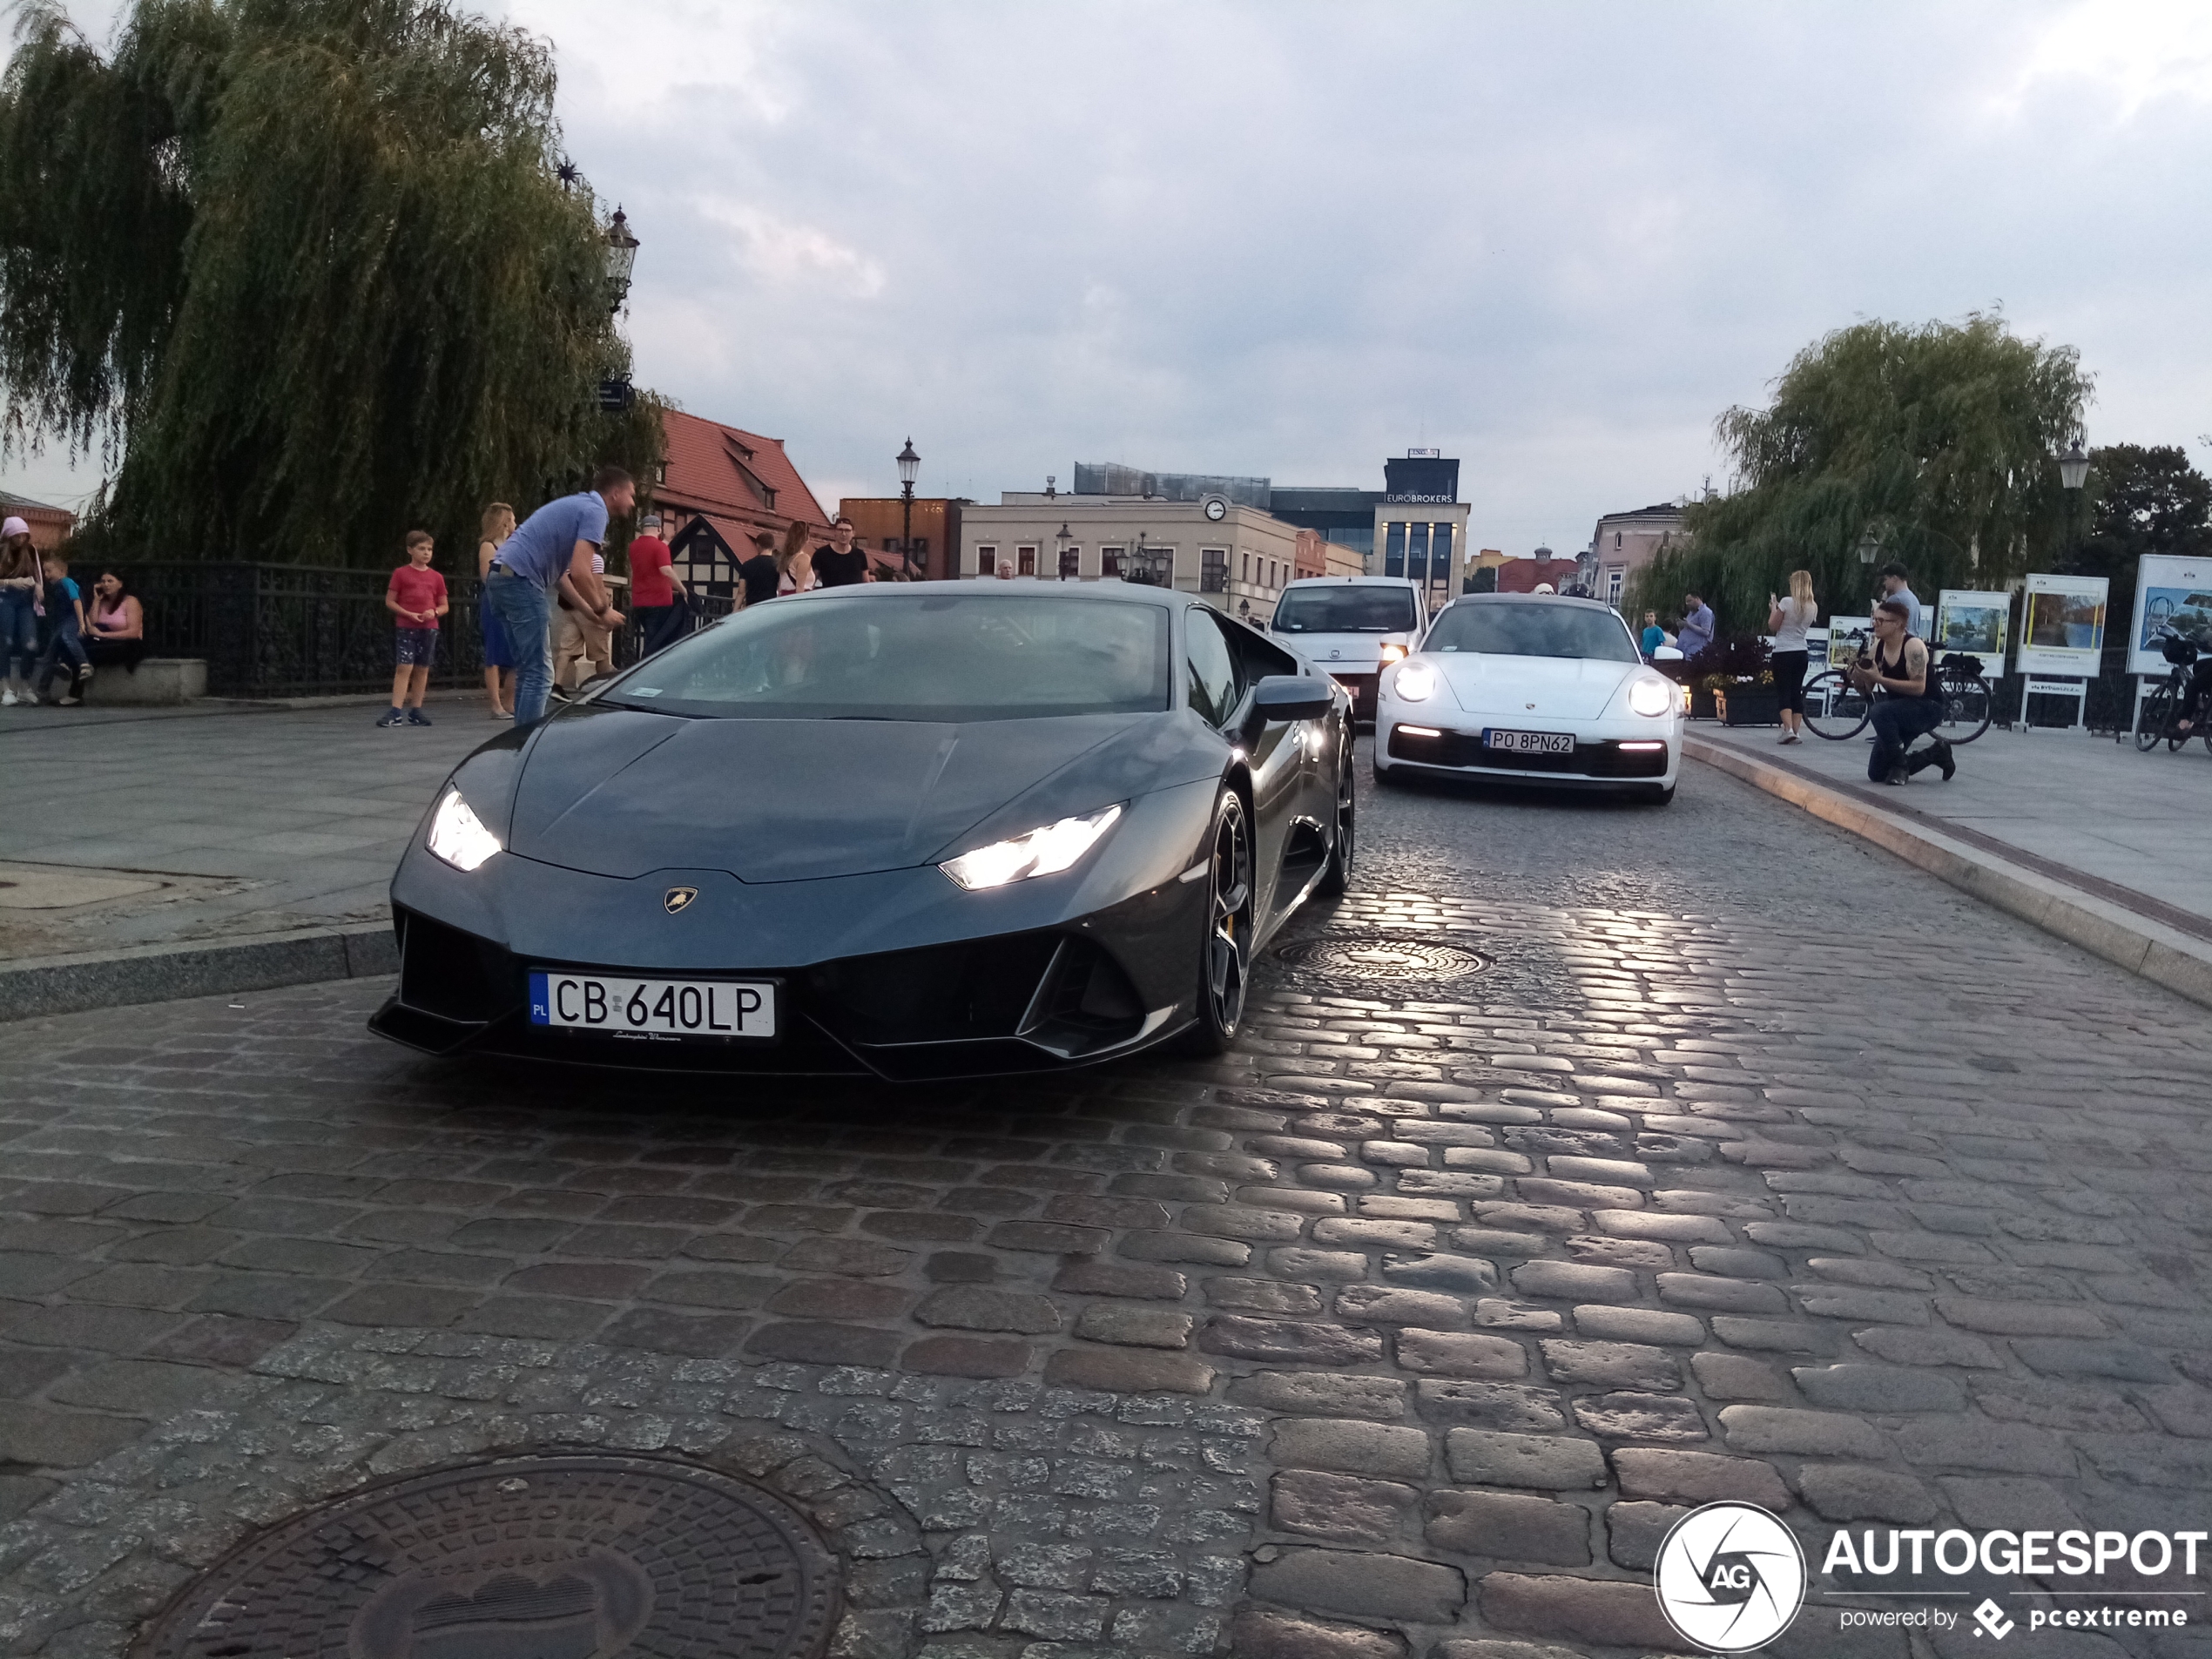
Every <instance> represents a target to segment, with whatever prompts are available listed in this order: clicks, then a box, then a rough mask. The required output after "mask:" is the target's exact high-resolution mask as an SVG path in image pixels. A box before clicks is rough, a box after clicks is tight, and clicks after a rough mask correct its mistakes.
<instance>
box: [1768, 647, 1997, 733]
mask: <svg viewBox="0 0 2212 1659" xmlns="http://www.w3.org/2000/svg"><path fill="white" fill-rule="evenodd" d="M1844 637H1845V638H1846V639H1848V640H1850V641H1851V643H1852V644H1856V645H1857V646H1858V648H1859V652H1860V655H1861V656H1862V657H1863V656H1864V655H1865V649H1866V631H1865V629H1864V628H1854V629H1853V630H1851V632H1850V633H1849V634H1847V635H1845V636H1844ZM1935 675H1936V683H1937V684H1938V685H1940V686H1941V687H1942V688H1943V718H1942V720H1941V721H1940V722H1939V724H1938V725H1937V726H1936V729H1935V731H1934V732H1933V733H1932V735H1933V736H1936V737H1939V738H1942V739H1943V740H1944V741H1945V742H1946V743H1948V744H1950V745H1952V747H1954V748H1955V747H1957V746H1958V745H1959V744H1962V743H1972V742H1973V740H1974V739H1975V738H1978V737H1979V736H1980V735H1981V734H1982V733H1983V732H1986V731H1988V730H1989V721H1990V717H1991V716H1992V715H1993V713H1995V711H1996V707H1997V695H1996V691H1995V690H1994V689H1993V687H1992V686H1991V685H1990V684H1989V681H1988V680H1987V679H1986V678H1984V676H1983V674H1982V671H1981V658H1979V657H1976V656H1973V655H1972V654H1971V653H1969V652H1966V651H1952V653H1951V654H1950V655H1948V656H1946V657H1945V658H1943V659H1942V661H1940V662H1939V663H1937V664H1935ZM1816 698H1817V699H1818V701H1819V705H1820V712H1819V713H1818V714H1815V713H1814V712H1813V704H1814V700H1815V699H1816ZM1872 718H1874V694H1873V693H1872V692H1871V691H1862V690H1860V689H1859V688H1858V686H1856V685H1852V684H1851V678H1850V677H1849V676H1848V675H1846V674H1845V673H1844V671H1843V670H1842V669H1840V668H1829V669H1823V670H1822V671H1820V672H1819V673H1817V674H1816V675H1814V676H1813V678H1811V680H1809V681H1808V682H1806V685H1805V725H1806V727H1807V729H1808V730H1810V731H1811V732H1812V734H1813V735H1814V736H1815V737H1817V738H1828V739H1829V740H1830V741H1831V742H1834V743H1840V742H1842V741H1843V740H1844V738H1855V737H1857V736H1858V734H1859V733H1860V732H1864V731H1865V730H1866V723H1867V722H1868V721H1869V720H1871V719H1872Z"/></svg>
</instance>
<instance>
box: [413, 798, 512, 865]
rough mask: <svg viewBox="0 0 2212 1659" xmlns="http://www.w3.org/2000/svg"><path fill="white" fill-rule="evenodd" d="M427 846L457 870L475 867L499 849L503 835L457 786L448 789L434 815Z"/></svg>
mask: <svg viewBox="0 0 2212 1659" xmlns="http://www.w3.org/2000/svg"><path fill="white" fill-rule="evenodd" d="M424 845H426V846H428V847H429V849H430V850H431V851H432V852H433V853H436V854H437V855H438V856H439V857H440V858H442V859H443V860H445V861H446V862H447V863H448V864H450V865H451V866H453V867H454V868H455V869H456V870H473V869H475V868H476V867H479V866H480V865H482V863H483V862H484V861H485V860H487V859H489V858H490V857H491V855H492V854H493V853H496V852H498V851H499V850H500V849H499V837H497V836H496V835H494V834H493V833H491V832H490V831H489V830H488V829H486V828H485V827H484V825H483V820H482V819H480V818H478V817H477V816H476V814H475V813H473V812H471V811H469V803H468V802H467V801H465V800H463V799H461V792H460V791H459V790H457V789H448V790H447V791H446V797H445V799H443V800H442V801H440V802H439V803H438V810H437V811H436V812H435V813H431V814H430V833H429V834H428V836H427V837H425V838H424Z"/></svg>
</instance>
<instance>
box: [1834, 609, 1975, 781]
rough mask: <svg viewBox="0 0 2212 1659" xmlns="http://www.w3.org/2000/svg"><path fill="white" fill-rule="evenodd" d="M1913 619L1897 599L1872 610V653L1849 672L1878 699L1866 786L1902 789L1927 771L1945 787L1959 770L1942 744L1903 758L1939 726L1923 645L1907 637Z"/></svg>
mask: <svg viewBox="0 0 2212 1659" xmlns="http://www.w3.org/2000/svg"><path fill="white" fill-rule="evenodd" d="M1911 626H1912V610H1911V608H1910V607H1909V606H1907V605H1906V604H1905V602H1904V601H1903V600H1902V599H1885V600H1883V601H1882V603H1881V604H1878V605H1876V606H1875V607H1874V644H1873V650H1872V652H1871V656H1869V657H1862V658H1859V659H1858V662H1856V663H1854V664H1851V668H1850V670H1849V671H1848V674H1849V678H1850V680H1851V684H1852V685H1856V686H1857V687H1858V689H1859V690H1861V691H1878V692H1879V693H1880V694H1881V695H1880V698H1879V699H1878V701H1877V702H1876V703H1875V705H1874V753H1873V755H1872V757H1871V759H1869V760H1868V761H1867V763H1866V777H1867V780H1868V781H1869V782H1870V783H1877V784H1901V783H1903V782H1904V781H1905V779H1907V778H1909V777H1911V776H1912V774H1913V773H1914V772H1919V771H1921V770H1922V769H1924V768H1925V767H1928V766H1938V767H1940V768H1941V769H1942V771H1943V780H1944V782H1946V783H1949V782H1950V781H1951V777H1952V773H1953V772H1957V771H1958V770H1959V763H1958V762H1957V761H1956V760H1955V759H1952V754H1951V745H1949V744H1947V743H1946V742H1945V741H1944V740H1943V739H1942V738H1936V739H1935V740H1934V741H1933V742H1932V743H1931V744H1930V745H1928V747H1926V748H1925V749H1922V750H1920V751H1919V752H1917V753H1914V754H1910V755H1908V754H1907V753H1906V752H1905V751H1906V750H1907V749H1909V748H1910V747H1911V746H1912V739H1913V738H1917V737H1919V736H1920V735H1922V734H1923V733H1924V732H1933V731H1934V730H1935V729H1936V727H1937V726H1938V725H1941V724H1942V722H1943V687H1942V685H1940V684H1939V681H1938V678H1937V676H1936V671H1935V664H1934V663H1933V661H1932V660H1931V659H1930V658H1929V656H1928V647H1927V645H1926V644H1925V642H1924V641H1923V640H1921V639H1920V638H1919V637H1917V636H1916V635H1914V634H1913V633H1912V631H1911Z"/></svg>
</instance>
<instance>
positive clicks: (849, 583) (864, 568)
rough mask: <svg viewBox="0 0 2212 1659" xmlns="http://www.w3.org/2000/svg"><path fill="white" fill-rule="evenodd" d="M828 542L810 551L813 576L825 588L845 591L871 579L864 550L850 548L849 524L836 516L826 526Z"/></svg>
mask: <svg viewBox="0 0 2212 1659" xmlns="http://www.w3.org/2000/svg"><path fill="white" fill-rule="evenodd" d="M830 536H831V537H832V540H831V543H830V544H829V546H827V547H818V548H816V549H815V550H814V574H815V576H816V577H819V578H820V580H821V584H822V585H823V586H824V587H826V588H849V587H853V586H856V585H857V584H859V583H862V582H873V581H874V580H875V571H874V570H873V569H871V568H870V566H869V564H868V550H867V549H866V548H864V547H855V546H853V521H852V520H851V519H849V518H842V517H840V519H839V520H838V521H837V522H836V523H834V524H833V525H832V526H831V527H830Z"/></svg>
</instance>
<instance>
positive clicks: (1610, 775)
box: [1375, 593, 1683, 806]
mask: <svg viewBox="0 0 2212 1659" xmlns="http://www.w3.org/2000/svg"><path fill="white" fill-rule="evenodd" d="M1682 729H1683V706H1682V688H1681V687H1680V686H1678V685H1676V684H1675V683H1674V682H1673V681H1671V680H1669V679H1668V678H1666V677H1665V676H1663V675H1662V674H1661V673H1660V672H1659V671H1657V670H1656V669H1654V668H1651V667H1649V666H1648V665H1647V664H1645V662H1644V660H1643V658H1642V654H1641V653H1640V652H1639V651H1637V650H1636V642H1635V637H1634V636H1633V635H1631V634H1630V633H1629V624H1627V623H1625V622H1623V621H1622V619H1621V617H1619V615H1618V614H1617V613H1615V611H1614V610H1611V609H1610V608H1609V607H1608V606H1606V605H1602V604H1598V603H1597V602H1596V601H1595V600H1591V599H1568V598H1561V597H1556V596H1554V595H1550V594H1532V593H1482V594H1471V595H1469V596H1467V597H1465V598H1460V599H1454V600H1453V601H1452V603H1451V604H1447V605H1446V606H1445V607H1444V609H1443V610H1440V611H1439V612H1437V615H1436V620H1435V621H1434V622H1433V623H1431V624H1429V630H1428V637H1426V639H1424V640H1423V641H1422V642H1421V648H1420V651H1416V652H1415V653H1414V654H1413V655H1412V656H1410V657H1408V658H1406V659H1405V661H1403V662H1401V663H1399V664H1398V665H1397V666H1396V667H1395V668H1393V669H1391V670H1389V671H1387V672H1386V673H1385V674H1384V675H1383V677H1382V683H1381V685H1380V687H1379V698H1378V700H1377V704H1376V709H1375V779H1376V781H1377V782H1379V783H1380V782H1390V781H1394V780H1396V779H1400V778H1403V777H1405V776H1406V775H1407V774H1409V773H1415V774H1429V775H1437V774H1443V773H1452V774H1455V775H1458V776H1460V777H1467V778H1479V779H1484V780H1485V781H1487V782H1492V783H1520V784H1535V785H1541V786H1546V787H1551V788H1558V787H1562V786H1563V787H1567V788H1572V789H1607V790H1615V791H1625V792H1631V793H1634V794H1637V795H1641V796H1642V797H1644V798H1646V799H1650V800H1654V801H1656V802H1658V803H1659V804H1660V805H1662V806H1664V805H1665V804H1666V803H1667V802H1669V801H1670V800H1672V799H1674V798H1675V780H1676V775H1677V772H1678V771H1679V769H1680V767H1681V765H1682Z"/></svg>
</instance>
